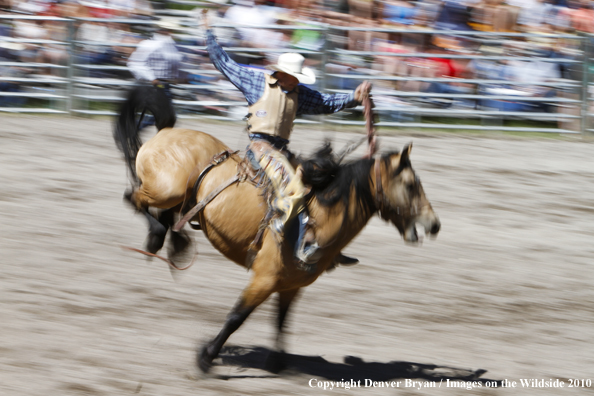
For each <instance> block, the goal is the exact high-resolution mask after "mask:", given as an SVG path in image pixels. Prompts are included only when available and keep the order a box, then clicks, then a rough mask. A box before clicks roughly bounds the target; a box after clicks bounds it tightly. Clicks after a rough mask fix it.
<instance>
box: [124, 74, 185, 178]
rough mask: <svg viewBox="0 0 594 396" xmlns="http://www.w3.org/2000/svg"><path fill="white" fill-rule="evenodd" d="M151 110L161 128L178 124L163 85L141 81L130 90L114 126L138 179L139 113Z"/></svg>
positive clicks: (140, 142) (132, 173) (128, 162)
mask: <svg viewBox="0 0 594 396" xmlns="http://www.w3.org/2000/svg"><path fill="white" fill-rule="evenodd" d="M146 113H151V114H152V115H153V116H154V117H155V125H156V127H157V130H159V131H160V130H161V129H163V128H172V127H173V126H174V125H175V121H176V116H175V110H174V109H173V106H172V105H171V101H170V100H169V98H168V97H167V95H166V93H165V92H164V90H163V89H159V88H156V87H154V86H152V85H149V84H142V85H137V86H135V87H134V88H132V90H130V91H129V92H128V96H127V98H126V100H125V101H124V102H123V104H122V105H121V106H120V109H119V115H118V116H117V118H116V124H115V127H114V130H113V138H114V139H115V142H116V145H117V146H118V148H119V149H120V150H121V151H122V153H124V158H125V160H126V164H127V165H128V169H129V170H130V174H131V177H132V179H133V180H134V181H136V182H138V175H137V174H136V156H137V155H138V150H140V146H142V140H141V139H140V134H139V133H140V130H139V129H138V127H139V121H140V120H139V118H138V117H137V115H140V114H142V116H144V115H145V114H146Z"/></svg>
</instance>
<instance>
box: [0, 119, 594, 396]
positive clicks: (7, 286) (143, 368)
mask: <svg viewBox="0 0 594 396" xmlns="http://www.w3.org/2000/svg"><path fill="white" fill-rule="evenodd" d="M179 126H184V127H191V128H194V129H200V130H203V131H206V132H209V133H212V134H214V135H216V136H217V137H219V138H221V139H222V140H223V141H225V142H226V143H228V144H229V145H230V146H231V147H233V148H238V149H243V148H244V147H245V145H246V143H247V138H246V137H245V136H244V135H243V134H242V132H241V126H238V125H229V124H203V123H199V122H197V121H183V120H182V122H180V124H179ZM380 132H381V131H380ZM359 136H360V135H356V134H352V133H344V132H343V133H339V132H336V131H331V130H326V131H324V132H320V131H314V130H306V129H303V128H298V129H297V130H296V131H295V132H294V140H293V143H292V147H293V149H294V151H296V152H298V153H309V152H311V151H312V150H313V148H315V147H316V146H317V145H319V144H320V143H321V142H322V141H323V139H324V138H331V139H333V140H334V141H335V142H337V143H338V144H337V147H342V145H343V144H344V143H345V142H347V141H349V140H352V139H355V138H357V137H359ZM409 141H413V143H414V149H413V153H412V161H413V166H414V167H415V169H416V171H417V173H418V174H419V175H420V177H421V178H422V181H423V185H424V187H425V191H426V192H427V194H428V197H429V199H430V200H431V202H432V204H433V207H434V209H435V211H436V212H437V213H438V214H439V216H440V218H441V221H442V231H441V233H440V234H439V237H438V238H437V239H436V240H426V241H425V242H424V243H423V245H422V246H421V247H411V246H407V245H405V244H404V243H403V241H402V239H401V237H400V236H399V235H398V233H397V231H396V229H395V228H393V227H392V226H389V225H387V224H384V223H383V222H382V221H381V220H379V219H377V218H374V219H372V221H371V222H370V223H369V225H368V226H367V228H366V229H365V230H364V231H363V232H362V234H361V235H360V236H359V237H358V238H357V239H356V240H355V241H354V242H353V243H352V244H351V245H350V246H349V248H348V249H347V250H346V253H348V254H351V255H355V256H357V257H359V258H360V259H361V264H360V265H357V266H355V267H351V268H338V269H337V270H336V271H334V272H332V273H330V274H327V275H324V276H323V277H322V278H320V279H319V280H318V281H317V282H316V283H314V284H313V285H311V286H310V287H308V288H307V289H306V291H305V293H304V294H303V296H302V298H301V299H300V300H299V301H298V303H297V304H296V305H295V309H294V311H293V312H292V315H291V317H290V323H289V329H288V330H289V331H288V338H287V347H288V351H289V352H290V353H291V354H292V355H291V356H290V365H291V369H290V370H289V371H288V372H286V373H284V374H283V375H275V374H272V373H270V372H268V371H265V370H263V369H261V367H262V365H263V362H264V359H265V357H266V354H267V353H268V351H269V348H270V347H272V346H273V340H274V332H273V326H272V323H273V316H274V309H273V303H272V302H267V303H266V304H265V305H263V306H262V307H261V308H259V309H258V310H257V311H256V312H255V313H254V314H253V315H252V316H251V317H250V318H249V319H248V321H247V322H246V323H245V324H244V326H243V327H241V328H240V330H239V331H237V332H236V333H235V334H234V335H233V336H232V337H231V339H230V340H229V344H230V345H234V346H236V348H227V349H226V350H225V356H226V357H225V359H224V360H221V359H219V360H217V361H216V362H217V363H218V365H217V366H216V367H215V368H214V369H213V373H214V375H213V376H212V377H209V378H204V377H202V376H200V375H199V374H198V372H197V369H196V366H195V354H196V349H197V347H198V346H199V345H200V344H201V343H203V342H204V341H205V340H207V339H209V338H211V337H213V336H214V335H215V334H216V333H217V332H218V331H219V329H220V328H221V326H222V324H223V321H224V320H225V316H226V315H227V313H228V311H229V310H230V308H231V306H232V305H233V303H234V302H235V300H236V298H237V297H238V295H239V293H240V291H241V289H242V288H243V286H244V285H245V284H246V282H247V280H248V278H249V274H248V273H246V272H245V270H243V269H242V268H240V267H238V266H236V265H234V264H232V263H230V262H227V260H225V259H224V258H223V257H222V256H221V255H220V254H218V252H216V251H215V250H214V249H213V248H212V247H211V246H210V245H209V244H208V242H207V241H206V240H205V238H204V237H203V236H202V235H200V234H199V233H195V239H196V241H197V244H198V249H199V252H200V253H199V254H200V255H199V260H198V263H197V264H196V265H195V266H194V267H193V268H192V269H190V270H189V271H187V272H186V273H183V274H181V276H179V277H178V279H177V281H174V280H173V278H172V276H171V274H170V273H169V269H168V268H167V267H166V265H164V264H163V263H161V262H159V261H155V260H153V261H147V260H146V259H145V258H144V257H142V256H140V255H138V254H136V253H132V252H126V251H123V250H122V249H121V248H120V245H129V246H136V247H141V246H142V244H143V240H144V236H145V228H146V225H145V223H144V219H142V218H141V217H140V216H138V215H135V214H134V213H133V211H132V210H130V209H129V208H128V207H127V206H125V205H124V203H123V202H122V194H123V192H124V189H125V188H126V186H127V177H126V171H125V167H124V163H123V160H122V159H121V158H120V154H119V152H118V151H117V150H116V148H115V146H114V143H113V142H112V138H111V124H110V121H109V120H86V119H77V118H58V117H21V116H9V115H4V116H0V142H1V144H0V180H2V186H1V188H0V216H1V219H2V221H1V222H0V236H1V238H0V252H1V257H2V267H1V269H0V318H1V319H0V334H1V337H0V395H6V396H13V395H15V396H16V395H18V396H21V395H22V396H29V395H110V396H113V395H128V394H131V395H133V394H138V395H158V396H164V395H166V396H176V395H184V396H187V395H316V394H348V395H353V394H360V395H367V394H369V395H371V394H398V395H465V394H475V395H537V394H538V395H555V396H557V395H566V394H567V395H586V394H594V384H592V385H590V387H579V388H575V387H574V388H570V387H569V386H570V385H572V384H575V382H574V381H573V380H580V382H579V385H581V384H582V382H581V380H590V381H594V286H593V281H594V260H593V259H594V243H593V242H592V241H593V238H594V207H593V204H592V202H594V166H592V165H593V163H592V153H593V149H594V146H593V144H592V143H588V142H584V141H582V140H581V139H579V138H573V139H572V138H564V139H546V138H512V137H504V136H495V137H494V136H490V137H478V136H471V135H453V134H437V135H434V136H430V135H429V134H423V135H415V136H412V135H410V134H409V135H406V134H402V135H396V136H392V137H382V138H381V143H382V147H384V148H386V149H387V148H401V147H402V146H403V145H404V144H405V143H407V142H409ZM352 156H353V158H355V157H356V156H357V154H353V155H352ZM481 369H482V370H487V372H486V373H485V374H483V376H482V377H481V378H483V379H486V380H494V381H502V380H507V381H508V384H510V385H511V384H513V381H516V387H515V388H514V387H507V388H502V387H500V388H498V389H488V388H487V385H489V384H490V382H481V383H480V388H479V387H478V386H479V385H477V384H478V383H474V384H473V383H464V384H462V383H457V384H458V385H464V387H462V388H460V387H453V386H452V385H453V382H452V381H450V382H449V383H448V382H447V381H446V380H445V379H444V380H443V381H440V380H439V379H440V378H447V377H453V378H467V379H469V378H471V377H470V376H469V375H471V374H472V372H473V371H475V370H481ZM466 376H468V377H466ZM430 377H434V378H437V379H438V380H437V381H436V382H432V381H429V382H425V381H422V379H423V378H430ZM406 378H409V379H411V378H412V379H414V380H415V381H418V382H415V385H414V386H410V385H411V383H410V382H406V381H405V379H406ZM342 379H344V380H346V381H348V380H351V379H353V380H354V381H355V383H356V381H361V387H352V388H351V389H345V388H344V383H342V385H343V387H340V388H334V389H333V390H329V389H327V390H324V389H323V388H319V387H318V385H320V386H322V385H323V384H324V381H339V382H340V381H341V380H342ZM521 379H538V380H542V379H544V380H546V381H549V385H550V382H553V383H555V381H556V380H559V381H557V382H556V383H557V384H560V383H562V384H563V385H564V387H563V388H550V387H545V386H546V383H536V384H531V385H534V386H530V387H522V385H521V383H520V380H521ZM366 380H371V381H394V383H393V384H392V385H399V387H398V388H396V389H391V388H379V387H372V386H367V387H366V386H365V385H366V384H368V382H366ZM398 381H400V382H398ZM588 383H589V382H584V385H587V384H588ZM448 385H449V386H448ZM312 386H313V387H312ZM419 386H421V387H422V388H421V389H418V387H419ZM429 386H433V387H429ZM473 386H474V389H473V390H469V389H467V387H468V388H470V389H472V388H473Z"/></svg>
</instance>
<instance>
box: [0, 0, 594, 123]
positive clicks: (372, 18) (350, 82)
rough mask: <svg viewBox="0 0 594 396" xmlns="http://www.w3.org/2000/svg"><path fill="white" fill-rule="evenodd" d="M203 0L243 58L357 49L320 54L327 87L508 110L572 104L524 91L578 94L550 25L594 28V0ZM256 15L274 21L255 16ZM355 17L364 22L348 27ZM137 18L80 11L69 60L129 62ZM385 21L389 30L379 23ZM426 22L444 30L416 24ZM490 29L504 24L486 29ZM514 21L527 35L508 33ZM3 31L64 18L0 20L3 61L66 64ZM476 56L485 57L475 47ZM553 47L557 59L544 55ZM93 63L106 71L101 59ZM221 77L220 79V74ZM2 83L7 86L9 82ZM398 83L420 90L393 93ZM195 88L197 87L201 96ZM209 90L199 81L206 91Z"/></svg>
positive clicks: (66, 10) (40, 10)
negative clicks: (569, 83) (363, 85)
mask: <svg viewBox="0 0 594 396" xmlns="http://www.w3.org/2000/svg"><path fill="white" fill-rule="evenodd" d="M166 4H167V2H156V1H153V2H151V1H147V0H94V1H93V0H87V1H74V0H62V1H60V0H26V1H15V0H12V1H11V0H0V12H3V13H6V14H8V13H10V14H13V15H16V14H34V15H45V16H58V17H79V18H84V17H95V18H130V19H138V20H151V19H156V17H155V9H161V8H163V7H164V6H165V5H166ZM204 5H205V6H207V7H209V8H212V11H211V14H212V24H213V25H214V26H217V25H219V26H222V25H233V24H242V25H244V26H243V27H240V28H230V27H215V33H216V35H217V37H218V39H219V42H220V43H221V44H222V45H223V46H227V47H236V48H237V47H240V48H245V49H246V50H244V51H239V52H233V53H232V56H233V57H234V58H235V60H236V61H238V62H239V63H242V64H245V65H251V66H252V67H262V66H265V65H266V64H268V63H274V62H275V61H276V57H277V56H278V55H279V54H280V53H282V52H283V51H291V50H293V51H294V50H308V51H320V50H328V49H331V50H340V49H344V50H349V51H360V53H352V52H351V53H349V52H340V51H334V52H332V53H329V54H328V55H327V57H326V58H325V59H324V61H325V64H324V67H325V71H326V72H327V73H331V74H332V77H330V78H327V79H326V80H325V86H326V88H335V89H352V88H354V87H355V86H356V85H357V84H358V83H359V82H360V79H357V76H362V77H365V76H374V75H375V76H377V75H381V76H388V77H389V78H388V79H387V80H375V81H374V92H375V96H376V97H381V99H382V100H384V101H385V103H386V104H387V105H390V106H396V105H403V106H406V105H411V103H412V104H414V105H419V104H420V105H422V106H425V107H427V106H429V107H442V108H443V107H451V106H455V107H461V108H477V107H478V106H482V107H487V108H493V109H497V110H505V111H537V112H555V111H560V112H567V111H570V112H572V111H575V109H569V110H568V107H567V106H566V107H563V106H557V105H555V104H551V103H547V102H546V101H534V100H532V101H530V100H521V98H527V97H542V98H549V97H569V98H572V97H574V96H575V95H576V94H575V92H573V93H572V92H570V90H565V89H562V88H561V89H560V88H558V87H556V86H555V82H559V81H563V80H568V79H573V80H578V81H580V80H581V76H580V75H579V73H581V70H579V67H578V68H576V67H574V66H572V65H574V63H572V61H573V60H575V59H579V57H580V56H581V50H582V48H581V44H580V41H579V40H573V39H571V38H558V37H554V36H552V35H553V34H564V35H576V34H580V33H594V0H416V1H413V0H408V1H407V0H268V1H266V0H229V1H228V2H226V1H225V0H211V1H210V2H205V3H204ZM197 15H198V9H196V12H195V15H194V17H188V18H177V19H175V20H174V22H175V23H174V24H173V26H174V27H172V30H173V33H174V38H175V39H176V41H177V42H178V43H179V44H185V46H184V50H183V52H184V53H185V60H186V62H188V63H189V64H191V65H193V69H194V70H193V71H192V72H190V73H189V75H188V82H190V83H195V84H200V83H203V82H212V80H213V75H212V74H209V73H208V71H209V70H212V67H211V66H210V65H209V62H208V59H207V54H206V53H204V51H200V50H193V49H192V48H194V47H196V46H200V45H204V38H203V37H204V36H203V33H202V32H201V30H200V29H198V28H197V27H196V21H197V19H198V18H197ZM320 24H329V25H332V26H335V27H338V29H332V30H331V31H330V32H329V33H328V34H327V35H326V36H323V33H321V32H320V31H316V30H315V29H313V28H315V27H319V26H320ZM284 25H291V26H295V25H297V26H303V29H290V30H287V29H282V26H284ZM250 26H253V28H251V27H250ZM263 26H269V27H270V28H268V29H260V28H259V27H263ZM275 26H276V28H275ZM352 27H357V28H368V29H370V30H369V31H365V30H352V29H350V28H352ZM142 28H143V25H139V26H134V24H122V23H111V22H109V20H108V19H106V21H105V22H102V21H79V22H78V23H77V25H76V38H77V40H79V41H82V42H84V44H83V45H81V46H80V48H78V51H77V55H76V61H77V62H79V63H85V64H91V65H110V64H111V65H125V64H126V60H127V59H128V57H129V56H130V55H131V53H132V52H133V50H134V47H133V46H127V45H128V44H137V43H138V42H140V41H141V40H142V39H144V38H146V37H147V35H149V34H150V31H148V30H146V29H145V30H143V29H142ZM383 28H391V29H395V30H396V31H394V32H386V31H385V30H383V31H382V29H383ZM374 30H375V31H374ZM427 30H435V31H439V32H438V33H436V34H426V33H422V32H423V31H427ZM456 32H475V33H476V34H472V35H464V34H456ZM490 32H500V33H502V34H504V35H503V36H492V35H490V34H488V33H490ZM509 33H530V34H532V35H531V36H530V37H521V38H519V37H514V36H513V35H508V36H505V34H509ZM2 36H5V37H14V38H23V39H30V40H39V39H50V38H51V39H52V40H58V41H62V40H66V38H67V36H68V32H67V28H66V25H65V24H63V23H60V22H56V21H28V20H15V21H7V20H4V21H3V22H0V60H1V59H4V60H11V61H17V62H23V64H24V65H25V66H23V67H22V68H20V69H16V71H15V68H14V67H13V68H11V71H10V72H8V71H6V70H4V71H5V72H8V73H13V74H14V73H31V72H32V70H33V71H34V72H35V73H45V74H48V73H49V74H53V75H57V76H65V70H64V69H59V68H51V67H47V68H43V67H35V68H31V67H29V66H28V65H29V64H30V63H31V62H38V63H42V64H54V65H66V63H67V60H68V52H67V50H68V48H67V46H65V45H59V44H44V45H40V44H35V43H26V42H12V41H3V40H2ZM115 43H120V44H123V45H117V44H115ZM106 44H109V45H106ZM419 54H424V55H423V56H419ZM451 55H455V56H454V57H453V59H451V58H449V56H451ZM460 55H462V56H460ZM481 56H482V58H486V57H489V58H488V59H472V58H473V57H479V58H480V57H481ZM498 57H499V58H500V57H506V58H509V57H517V58H518V59H517V60H515V59H497V58H498ZM307 58H308V59H307V62H308V63H309V66H313V67H314V68H316V69H318V70H320V69H321V66H322V65H321V64H320V62H321V61H322V57H320V56H308V57H307ZM550 59H554V60H555V61H554V62H551V61H547V60H550ZM201 71H206V72H205V73H202V72H201ZM93 73H95V75H97V76H101V75H102V74H101V73H102V72H100V71H98V72H93ZM3 75H4V73H3ZM128 76H129V75H128ZM349 76H351V77H353V78H349ZM461 79H474V80H484V81H485V82H484V83H471V84H469V83H468V82H464V81H458V80H461ZM526 82H530V83H531V84H527V83H526ZM0 84H2V83H0ZM220 84H222V85H224V84H225V83H224V82H223V81H220ZM559 86H562V85H559ZM318 88H319V87H318ZM2 89H3V90H8V89H14V87H8V86H7V83H4V86H3V87H0V90H2ZM398 92H407V93H411V92H418V93H420V94H418V95H410V94H409V95H402V94H401V95H400V96H398V95H397V93H398ZM394 93H396V94H394ZM200 94H201V93H200V91H198V96H200ZM210 94H211V92H208V91H203V92H202V95H204V96H205V97H206V96H208V95H210ZM382 94H385V95H382ZM454 94H479V95H487V96H488V95H494V96H497V95H499V96H512V97H513V96H517V97H518V100H517V101H509V100H497V99H496V100H486V99H481V100H469V99H455V98H454V99H448V95H454ZM572 95H573V96H572ZM0 101H2V98H1V97H0ZM415 102H416V103H415ZM1 106H2V105H1V103H0V107H1ZM569 107H570V106H569Z"/></svg>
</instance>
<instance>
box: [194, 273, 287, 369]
mask: <svg viewBox="0 0 594 396" xmlns="http://www.w3.org/2000/svg"><path fill="white" fill-rule="evenodd" d="M275 284H276V280H275V279H273V278H268V279H263V278H262V277H260V276H258V274H255V275H254V277H253V278H252V281H251V282H250V285H249V286H248V287H247V288H246V289H245V290H244V291H243V293H242V295H241V297H240V299H239V301H238V302H237V304H235V307H234V308H233V309H232V310H231V312H230V313H229V315H227V320H226V321H225V325H224V326H223V329H222V330H221V331H220V332H219V334H218V335H217V336H216V337H215V338H214V339H213V340H212V341H210V342H209V343H207V344H206V345H205V346H204V347H203V348H202V350H201V351H200V353H199V354H198V367H199V368H200V370H202V371H203V372H205V373H206V372H208V370H210V367H211V366H212V361H213V360H214V359H215V358H216V357H217V356H218V354H219V352H220V351H221V348H222V347H223V345H224V344H225V342H226V341H227V339H228V338H229V337H230V336H231V334H233V333H234V332H235V330H237V329H238V328H239V326H241V325H242V324H243V322H244V321H245V320H246V319H247V317H248V316H249V315H250V314H251V313H252V311H253V310H254V309H256V307H257V306H258V305H260V304H262V303H263V302H264V301H265V300H266V299H267V298H268V297H269V296H270V295H271V294H272V293H273V292H274V286H275Z"/></svg>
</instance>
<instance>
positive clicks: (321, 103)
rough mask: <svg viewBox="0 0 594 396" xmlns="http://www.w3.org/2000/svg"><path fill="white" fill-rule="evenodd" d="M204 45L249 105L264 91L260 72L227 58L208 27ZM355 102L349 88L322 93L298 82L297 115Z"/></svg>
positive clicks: (332, 110)
mask: <svg viewBox="0 0 594 396" xmlns="http://www.w3.org/2000/svg"><path fill="white" fill-rule="evenodd" d="M206 45H207V49H208V53H209V55H210V60H211V61H212V63H213V64H214V65H215V67H216V68H217V69H218V70H219V71H220V72H221V73H223V75H224V76H225V77H227V79H228V80H229V81H230V82H231V83H232V84H233V85H235V86H236V87H237V89H239V90H240V91H241V92H242V93H243V95H244V96H245V99H246V100H247V102H248V104H249V105H250V106H251V105H253V104H254V103H256V102H257V101H258V100H259V99H260V98H261V97H262V95H264V88H265V86H266V85H265V84H266V80H265V79H264V72H260V71H257V70H254V69H250V68H247V67H243V66H240V65H239V64H237V63H236V62H235V61H233V60H232V59H231V58H229V55H227V53H226V52H225V51H224V50H223V48H221V46H220V45H219V44H218V43H217V40H216V37H215V35H214V33H213V32H212V30H210V29H209V30H207V31H206ZM358 104H359V102H357V101H356V100H355V97H354V93H353V92H351V93H350V94H333V95H332V94H323V93H321V92H318V91H314V90H313V89H311V88H308V87H306V86H305V85H302V84H299V94H298V97H297V115H301V114H332V113H336V112H337V111H340V110H342V109H344V108H350V107H355V106H357V105H358Z"/></svg>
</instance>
